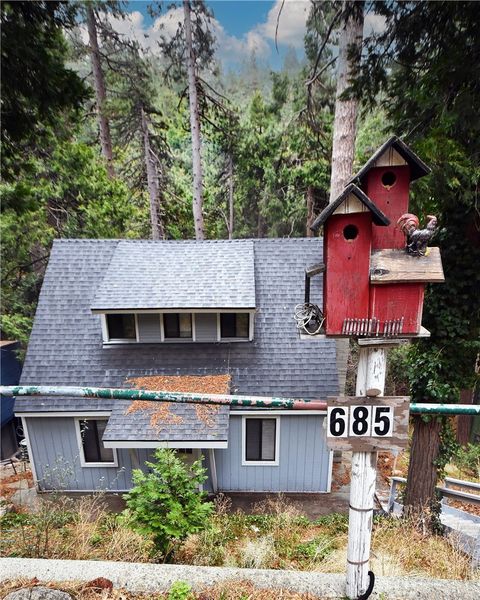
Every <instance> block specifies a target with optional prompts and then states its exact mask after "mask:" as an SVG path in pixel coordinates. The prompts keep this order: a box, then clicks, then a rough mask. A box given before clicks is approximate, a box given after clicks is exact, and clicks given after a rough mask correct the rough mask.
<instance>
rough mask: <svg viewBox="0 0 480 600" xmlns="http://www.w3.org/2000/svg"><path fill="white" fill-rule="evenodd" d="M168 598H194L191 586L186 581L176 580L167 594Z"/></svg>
mask: <svg viewBox="0 0 480 600" xmlns="http://www.w3.org/2000/svg"><path fill="white" fill-rule="evenodd" d="M167 598H168V600H194V598H195V597H194V595H193V594H192V588H191V587H190V586H189V584H188V583H187V582H186V581H176V582H175V583H174V584H173V585H172V587H171V588H170V591H169V592H168V596H167Z"/></svg>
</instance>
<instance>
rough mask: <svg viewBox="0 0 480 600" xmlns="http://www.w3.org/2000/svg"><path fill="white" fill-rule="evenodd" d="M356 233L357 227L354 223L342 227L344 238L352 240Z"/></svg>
mask: <svg viewBox="0 0 480 600" xmlns="http://www.w3.org/2000/svg"><path fill="white" fill-rule="evenodd" d="M357 235H358V228H357V227H355V225H347V226H346V227H344V228H343V237H344V238H345V239H346V240H354V239H355V238H356V237H357Z"/></svg>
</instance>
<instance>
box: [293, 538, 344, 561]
mask: <svg viewBox="0 0 480 600" xmlns="http://www.w3.org/2000/svg"><path fill="white" fill-rule="evenodd" d="M295 550H296V552H295V558H296V559H298V560H302V559H307V560H309V561H315V562H317V561H321V560H324V559H325V558H326V557H327V556H328V555H329V554H331V553H332V552H333V550H335V544H334V543H333V540H332V538H331V537H328V536H326V535H319V536H317V537H316V538H314V539H313V540H310V541H308V542H303V543H301V544H298V546H297V547H296V549H295Z"/></svg>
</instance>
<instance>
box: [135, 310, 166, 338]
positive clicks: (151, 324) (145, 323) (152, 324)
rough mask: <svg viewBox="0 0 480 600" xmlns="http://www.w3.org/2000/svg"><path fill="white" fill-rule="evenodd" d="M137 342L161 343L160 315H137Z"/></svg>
mask: <svg viewBox="0 0 480 600" xmlns="http://www.w3.org/2000/svg"><path fill="white" fill-rule="evenodd" d="M137 325H138V340H139V342H161V341H162V335H161V333H160V315H158V314H151V315H150V314H139V315H137Z"/></svg>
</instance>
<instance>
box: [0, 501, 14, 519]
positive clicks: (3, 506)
mask: <svg viewBox="0 0 480 600" xmlns="http://www.w3.org/2000/svg"><path fill="white" fill-rule="evenodd" d="M13 510H15V507H14V506H13V504H10V502H9V501H8V500H5V499H4V498H1V499H0V517H3V516H4V515H6V514H7V513H9V512H12V511H13Z"/></svg>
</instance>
